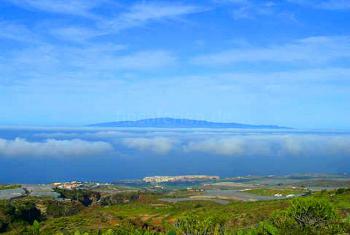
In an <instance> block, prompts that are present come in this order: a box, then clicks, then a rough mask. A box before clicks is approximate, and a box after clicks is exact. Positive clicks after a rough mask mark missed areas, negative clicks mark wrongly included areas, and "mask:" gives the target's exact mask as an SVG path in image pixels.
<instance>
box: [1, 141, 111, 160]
mask: <svg viewBox="0 0 350 235" xmlns="http://www.w3.org/2000/svg"><path fill="white" fill-rule="evenodd" d="M112 151H113V147H112V145H111V144H109V143H106V142H102V141H95V142H92V141H84V140H80V139H72V140H55V139H47V140H45V141H44V142H31V141H27V140H25V139H21V138H16V139H14V140H6V139H0V155H3V156H24V157H25V156H35V157H36V156H38V157H84V156H92V155H98V154H106V153H110V152H112Z"/></svg>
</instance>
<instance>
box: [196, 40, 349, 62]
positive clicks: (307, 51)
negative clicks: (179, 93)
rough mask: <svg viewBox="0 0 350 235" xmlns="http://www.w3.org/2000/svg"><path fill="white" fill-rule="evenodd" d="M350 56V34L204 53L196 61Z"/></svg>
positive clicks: (319, 59) (312, 59)
mask: <svg viewBox="0 0 350 235" xmlns="http://www.w3.org/2000/svg"><path fill="white" fill-rule="evenodd" d="M343 58H350V37H348V36H344V37H327V36H317V37H308V38H303V39H300V40H296V41H294V42H291V43H287V44H282V45H272V46H269V47H246V48H237V49H232V50H227V51H224V52H219V53H213V54H207V55H200V56H197V57H195V58H193V60H192V62H193V63H194V64H199V65H230V64H234V63H239V62H274V63H282V62H284V63H300V64H304V63H308V64H322V63H325V62H330V61H334V60H337V59H343Z"/></svg>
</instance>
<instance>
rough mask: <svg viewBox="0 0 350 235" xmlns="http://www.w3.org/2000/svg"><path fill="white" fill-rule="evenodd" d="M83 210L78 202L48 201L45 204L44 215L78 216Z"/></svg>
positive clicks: (55, 216)
mask: <svg viewBox="0 0 350 235" xmlns="http://www.w3.org/2000/svg"><path fill="white" fill-rule="evenodd" d="M82 209H83V205H81V204H80V203H79V202H74V201H72V202H61V201H55V200H50V201H48V202H47V208H46V214H47V216H48V217H54V218H57V217H62V216H70V215H75V214H78V213H79V212H80V211H81V210H82Z"/></svg>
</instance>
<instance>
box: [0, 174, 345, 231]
mask: <svg viewBox="0 0 350 235" xmlns="http://www.w3.org/2000/svg"><path fill="white" fill-rule="evenodd" d="M349 186H350V176H348V175H346V174H344V175H327V174H321V175H317V174H312V175H311V174H310V175H287V176H273V175H269V176H251V175H250V176H240V177H231V178H220V177H218V176H209V175H183V176H181V175H179V176H150V177H145V178H143V179H139V180H120V181H115V182H110V183H102V182H80V181H71V182H54V183H51V184H13V185H1V186H0V231H1V233H4V234H75V235H76V234H188V235H190V234H198V235H199V234H305V231H307V234H322V233H319V231H321V230H320V229H322V231H323V232H325V233H326V234H347V233H349V232H350V220H349V218H350V217H349V214H350V189H349Z"/></svg>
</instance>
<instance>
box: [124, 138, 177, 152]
mask: <svg viewBox="0 0 350 235" xmlns="http://www.w3.org/2000/svg"><path fill="white" fill-rule="evenodd" d="M123 144H124V145H125V146H127V147H128V148H133V149H137V150H139V151H151V152H154V153H156V154H166V153H168V152H170V151H171V150H172V148H173V145H174V140H173V139H170V138H165V137H154V138H126V139H124V140H123Z"/></svg>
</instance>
